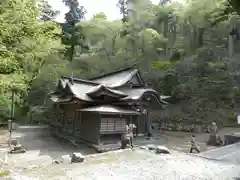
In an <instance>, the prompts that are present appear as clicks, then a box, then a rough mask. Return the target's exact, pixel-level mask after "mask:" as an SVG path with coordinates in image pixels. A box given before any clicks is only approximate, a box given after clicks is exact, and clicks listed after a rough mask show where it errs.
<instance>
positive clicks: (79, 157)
mask: <svg viewBox="0 0 240 180" xmlns="http://www.w3.org/2000/svg"><path fill="white" fill-rule="evenodd" d="M83 161H84V156H83V155H82V154H81V153H76V152H75V153H73V155H72V159H71V163H80V162H83Z"/></svg>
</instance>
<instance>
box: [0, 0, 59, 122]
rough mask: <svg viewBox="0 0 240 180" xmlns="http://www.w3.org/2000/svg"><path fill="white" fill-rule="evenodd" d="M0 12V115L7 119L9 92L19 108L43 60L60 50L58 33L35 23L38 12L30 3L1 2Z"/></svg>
mask: <svg viewBox="0 0 240 180" xmlns="http://www.w3.org/2000/svg"><path fill="white" fill-rule="evenodd" d="M0 11H1V14H0V24H1V25H0V26H1V28H0V43H1V55H0V89H1V90H0V91H1V97H0V98H1V105H0V111H1V116H5V117H6V116H9V111H10V105H11V92H12V90H13V91H14V92H15V94H16V96H15V98H16V99H15V104H16V108H21V107H22V106H23V104H24V99H25V98H26V97H27V95H28V91H29V88H30V86H31V82H32V81H33V80H34V79H35V78H36V77H37V75H38V73H39V70H40V68H41V67H42V65H43V64H44V63H45V58H46V57H47V56H48V55H49V54H51V53H52V52H54V51H55V50H57V48H58V47H59V40H58V35H59V33H60V29H59V28H58V26H57V25H56V24H55V23H53V22H43V21H38V20H37V18H38V15H39V13H40V11H39V10H38V8H37V6H36V4H35V2H34V1H31V0H23V1H18V0H17V1H14V3H13V1H7V0H6V1H3V2H1V7H0ZM16 111H17V110H16Z"/></svg>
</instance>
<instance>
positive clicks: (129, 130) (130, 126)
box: [126, 122, 137, 148]
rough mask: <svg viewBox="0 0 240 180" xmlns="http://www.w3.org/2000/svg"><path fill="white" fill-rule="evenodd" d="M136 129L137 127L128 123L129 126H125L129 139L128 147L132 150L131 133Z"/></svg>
mask: <svg viewBox="0 0 240 180" xmlns="http://www.w3.org/2000/svg"><path fill="white" fill-rule="evenodd" d="M136 128H137V127H136V126H135V124H133V123H132V122H130V124H129V125H126V131H127V136H128V138H129V145H130V146H131V147H132V148H133V132H134V129H136Z"/></svg>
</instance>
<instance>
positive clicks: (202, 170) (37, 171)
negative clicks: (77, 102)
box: [0, 126, 240, 180]
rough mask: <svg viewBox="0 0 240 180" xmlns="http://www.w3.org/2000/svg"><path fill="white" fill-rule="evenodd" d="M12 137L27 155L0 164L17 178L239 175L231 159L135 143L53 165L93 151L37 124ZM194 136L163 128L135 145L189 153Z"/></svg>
mask: <svg viewBox="0 0 240 180" xmlns="http://www.w3.org/2000/svg"><path fill="white" fill-rule="evenodd" d="M231 131H234V132H235V130H232V129H228V130H224V132H231ZM13 136H15V137H18V138H19V139H20V143H21V144H23V145H24V146H25V147H27V149H28V151H27V153H25V154H18V155H10V156H9V158H8V164H7V165H6V164H5V165H4V164H3V163H0V164H1V166H0V170H2V171H4V169H5V170H6V169H7V170H10V171H11V179H13V180H21V179H22V180H28V179H29V178H30V179H31V180H34V179H36V180H48V179H52V180H68V179H72V180H74V179H75V180H78V179H79V180H80V179H81V180H82V179H84V180H88V179H91V180H93V179H96V180H102V179H104V180H107V179H111V180H112V179H127V180H141V179H144V180H145V179H147V180H152V179H157V180H161V179H168V180H181V179H182V180H203V179H204V180H208V179H209V180H210V179H213V180H217V179H219V180H220V179H221V180H228V179H229V180H231V179H233V178H235V177H237V176H238V175H240V167H239V166H238V165H237V164H235V163H232V162H231V161H228V162H226V161H214V160H208V159H206V158H201V157H197V156H194V155H188V154H185V153H180V152H179V151H173V154H171V155H156V154H154V153H153V152H148V151H144V150H139V149H137V148H136V149H135V150H133V151H123V152H113V153H109V154H105V155H98V156H96V157H94V158H87V159H86V161H85V162H84V163H81V164H68V165H64V164H60V165H53V164H51V163H52V160H53V159H56V158H59V157H61V156H62V155H64V154H71V153H72V152H81V153H82V154H84V155H88V154H92V153H94V152H93V151H92V150H91V149H89V148H87V147H85V146H82V147H81V148H80V149H79V148H75V147H72V146H69V145H67V144H65V143H60V142H59V141H56V140H55V139H53V138H51V137H50V136H49V133H48V131H47V130H45V129H41V128H39V127H27V126H26V127H20V128H19V129H18V131H16V132H14V133H13ZM190 136H191V133H179V132H165V134H164V136H162V135H161V136H156V137H157V138H155V139H154V140H153V141H141V140H136V144H139V145H141V144H143V145H144V144H146V143H150V144H151V143H154V144H166V145H167V146H168V147H170V148H173V149H175V150H180V151H183V152H187V151H188V150H189V139H190ZM208 136H209V134H197V138H196V139H197V141H198V142H199V144H200V146H201V150H203V151H204V150H206V149H211V148H212V147H206V146H205V142H206V140H207V139H208ZM204 148H205V149H204ZM239 149H240V148H239ZM0 150H1V149H0ZM5 150H6V149H5V148H2V153H0V159H1V158H2V159H3V157H4V151H5ZM0 162H1V161H0ZM2 171H0V172H2ZM20 174H21V176H20ZM0 179H2V178H0ZM30 179H29V180H30Z"/></svg>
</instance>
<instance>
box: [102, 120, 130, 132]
mask: <svg viewBox="0 0 240 180" xmlns="http://www.w3.org/2000/svg"><path fill="white" fill-rule="evenodd" d="M125 127H126V120H125V119H121V118H102V119H101V126H100V133H101V134H121V133H124V131H125Z"/></svg>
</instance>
